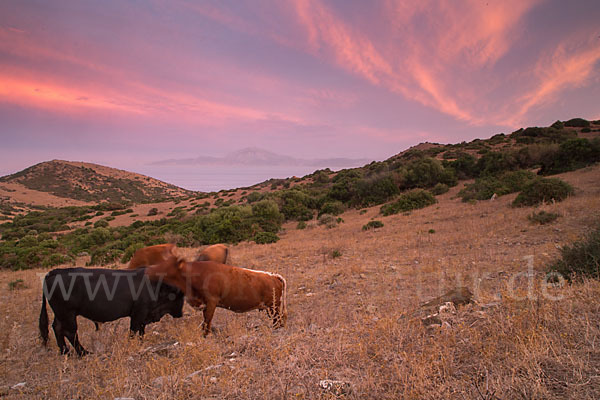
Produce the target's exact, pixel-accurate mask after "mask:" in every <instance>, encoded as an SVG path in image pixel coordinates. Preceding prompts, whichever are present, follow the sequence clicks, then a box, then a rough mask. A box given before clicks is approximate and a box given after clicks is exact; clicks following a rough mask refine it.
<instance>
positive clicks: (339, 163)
mask: <svg viewBox="0 0 600 400" xmlns="http://www.w3.org/2000/svg"><path fill="white" fill-rule="evenodd" d="M370 161H371V160H369V159H366V158H361V159H356V158H313V159H303V158H296V157H291V156H286V155H281V154H276V153H273V152H271V151H268V150H264V149H260V148H258V147H247V148H244V149H241V150H237V151H234V152H232V153H229V154H227V155H226V156H224V157H212V156H199V157H196V158H182V159H170V160H162V161H156V162H153V163H151V165H224V166H231V165H239V166H306V167H315V168H323V167H330V168H344V167H357V166H360V165H364V164H367V163H369V162H370Z"/></svg>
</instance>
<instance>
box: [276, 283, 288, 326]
mask: <svg viewBox="0 0 600 400" xmlns="http://www.w3.org/2000/svg"><path fill="white" fill-rule="evenodd" d="M276 277H277V279H279V280H280V281H281V285H282V288H281V298H280V299H279V309H280V318H281V326H284V325H285V323H286V321H287V300H286V298H287V282H286V281H285V278H284V277H283V276H281V275H276Z"/></svg>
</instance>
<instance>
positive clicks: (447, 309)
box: [439, 301, 456, 314]
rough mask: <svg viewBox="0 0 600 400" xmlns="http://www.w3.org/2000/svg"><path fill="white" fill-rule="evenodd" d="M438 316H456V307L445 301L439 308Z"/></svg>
mask: <svg viewBox="0 0 600 400" xmlns="http://www.w3.org/2000/svg"><path fill="white" fill-rule="evenodd" d="M439 313H440V314H456V307H454V303H452V302H450V301H447V302H446V303H444V304H442V305H441V306H440V308H439Z"/></svg>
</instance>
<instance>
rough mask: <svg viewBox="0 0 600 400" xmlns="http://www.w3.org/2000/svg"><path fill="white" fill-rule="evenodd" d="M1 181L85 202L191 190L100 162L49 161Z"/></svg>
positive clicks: (146, 198) (155, 197)
mask: <svg viewBox="0 0 600 400" xmlns="http://www.w3.org/2000/svg"><path fill="white" fill-rule="evenodd" d="M0 184H5V185H9V184H12V185H18V186H22V187H25V188H26V189H28V190H31V191H32V194H31V196H32V197H34V196H35V192H38V193H39V192H44V193H50V194H52V195H54V196H56V197H60V198H65V199H73V200H77V201H84V202H99V201H116V202H121V201H132V202H136V203H140V202H151V201H156V200H160V199H165V198H168V197H181V196H188V195H190V194H192V193H193V192H191V191H189V190H186V189H182V188H180V187H177V186H174V185H171V184H168V183H165V182H162V181H159V180H157V179H154V178H150V177H148V176H144V175H140V174H136V173H133V172H127V171H123V170H120V169H116V168H110V167H105V166H102V165H97V164H91V163H84V162H73V161H63V160H52V161H46V162H42V163H39V164H36V165H33V166H31V167H29V168H26V169H24V170H22V171H20V172H17V173H14V174H12V175H7V176H3V177H0Z"/></svg>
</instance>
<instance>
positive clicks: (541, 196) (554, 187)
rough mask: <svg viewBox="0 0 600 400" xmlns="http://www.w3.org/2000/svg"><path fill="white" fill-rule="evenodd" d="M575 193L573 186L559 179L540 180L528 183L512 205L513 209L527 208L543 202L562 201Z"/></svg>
mask: <svg viewBox="0 0 600 400" xmlns="http://www.w3.org/2000/svg"><path fill="white" fill-rule="evenodd" d="M573 192H574V190H573V187H572V186H571V185H569V184H568V183H566V182H564V181H562V180H560V179H558V178H539V179H535V180H534V181H532V182H530V183H528V184H527V185H526V186H525V187H524V188H523V191H521V193H519V195H518V196H517V198H516V199H515V200H514V201H513V203H512V205H513V207H526V206H535V205H538V204H541V203H543V202H549V201H562V200H564V199H566V198H567V197H568V196H569V195H572V194H573Z"/></svg>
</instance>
